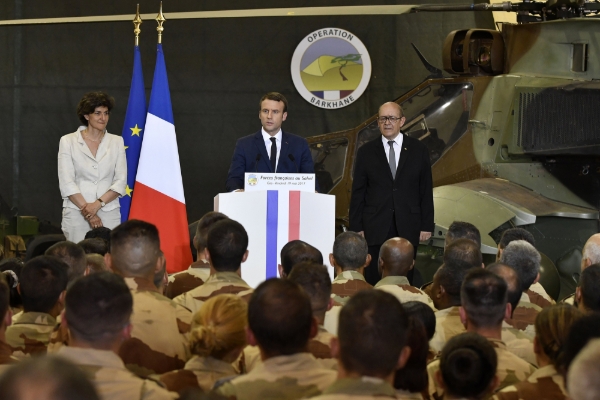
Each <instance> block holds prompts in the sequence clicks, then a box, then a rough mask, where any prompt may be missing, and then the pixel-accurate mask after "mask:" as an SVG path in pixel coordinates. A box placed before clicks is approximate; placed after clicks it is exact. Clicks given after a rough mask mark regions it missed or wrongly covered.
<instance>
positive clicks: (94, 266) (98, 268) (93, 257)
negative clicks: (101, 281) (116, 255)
mask: <svg viewBox="0 0 600 400" xmlns="http://www.w3.org/2000/svg"><path fill="white" fill-rule="evenodd" d="M85 259H86V262H87V268H88V273H90V274H95V273H96V272H102V271H108V268H107V267H106V262H105V261H104V257H102V256H101V255H100V254H96V253H92V254H86V255H85Z"/></svg>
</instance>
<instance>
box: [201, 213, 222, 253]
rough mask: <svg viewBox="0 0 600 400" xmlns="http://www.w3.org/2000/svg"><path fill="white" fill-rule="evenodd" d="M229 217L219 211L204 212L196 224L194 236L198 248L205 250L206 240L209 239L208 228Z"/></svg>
mask: <svg viewBox="0 0 600 400" xmlns="http://www.w3.org/2000/svg"><path fill="white" fill-rule="evenodd" d="M228 218H229V217H228V216H227V215H225V214H223V213H220V212H218V211H209V212H207V213H206V214H204V215H203V216H202V218H200V220H199V221H198V225H196V235H195V236H194V246H195V247H196V250H204V249H205V248H206V240H207V239H208V230H209V229H210V228H211V227H212V226H213V225H214V224H215V223H217V222H219V221H223V220H224V219H228ZM199 256H200V255H199Z"/></svg>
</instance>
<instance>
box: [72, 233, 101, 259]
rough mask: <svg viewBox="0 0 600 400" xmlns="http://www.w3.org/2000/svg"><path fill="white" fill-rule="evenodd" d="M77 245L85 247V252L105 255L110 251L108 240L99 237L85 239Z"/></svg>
mask: <svg viewBox="0 0 600 400" xmlns="http://www.w3.org/2000/svg"><path fill="white" fill-rule="evenodd" d="M77 245H79V247H81V248H82V249H83V251H84V252H85V254H100V255H101V256H103V255H105V254H106V253H108V242H107V241H106V240H104V239H102V238H99V237H98V238H90V239H83V240H82V241H81V242H79V243H77Z"/></svg>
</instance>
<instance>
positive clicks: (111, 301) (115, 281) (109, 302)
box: [65, 271, 133, 344]
mask: <svg viewBox="0 0 600 400" xmlns="http://www.w3.org/2000/svg"><path fill="white" fill-rule="evenodd" d="M132 311H133V297H132V296H131V291H130V290H129V288H128V287H127V284H125V281H124V280H123V278H122V277H120V276H119V275H116V274H113V273H111V272H108V271H105V272H98V273H96V274H91V275H88V276H84V277H82V278H80V279H77V280H76V281H75V282H74V283H73V284H72V285H71V287H70V288H69V290H67V295H66V297H65V316H66V318H67V324H68V327H69V330H70V332H71V335H72V336H73V337H74V338H76V339H78V340H82V341H85V342H87V343H102V344H110V343H111V342H112V341H113V340H114V339H115V337H116V336H117V335H118V334H119V332H121V331H122V330H123V328H124V327H125V326H127V324H128V323H129V318H130V317H131V313H132Z"/></svg>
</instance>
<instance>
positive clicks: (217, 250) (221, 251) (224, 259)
mask: <svg viewBox="0 0 600 400" xmlns="http://www.w3.org/2000/svg"><path fill="white" fill-rule="evenodd" d="M206 248H207V249H208V252H209V253H210V261H211V265H212V266H213V268H214V269H215V270H217V271H231V272H235V271H237V270H238V269H239V268H240V265H241V264H242V259H243V258H244V253H246V250H248V234H247V233H246V229H244V227H243V226H242V224H240V223H239V222H237V221H234V220H232V219H224V220H221V221H219V222H217V223H215V224H214V225H213V226H212V227H211V228H210V229H209V230H208V239H207V241H206Z"/></svg>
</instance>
